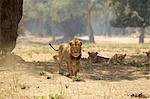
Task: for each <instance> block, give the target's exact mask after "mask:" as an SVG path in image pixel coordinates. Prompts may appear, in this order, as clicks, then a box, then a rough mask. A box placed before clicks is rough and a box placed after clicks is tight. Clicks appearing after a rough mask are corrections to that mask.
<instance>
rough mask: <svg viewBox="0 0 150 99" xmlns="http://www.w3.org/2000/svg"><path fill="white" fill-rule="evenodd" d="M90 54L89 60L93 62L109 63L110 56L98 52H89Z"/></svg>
mask: <svg viewBox="0 0 150 99" xmlns="http://www.w3.org/2000/svg"><path fill="white" fill-rule="evenodd" d="M88 54H89V57H88V59H89V61H90V62H91V63H107V62H108V60H109V58H106V57H103V56H98V52H88Z"/></svg>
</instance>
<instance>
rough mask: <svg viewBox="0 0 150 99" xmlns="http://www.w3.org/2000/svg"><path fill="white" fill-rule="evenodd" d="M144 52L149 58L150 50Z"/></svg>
mask: <svg viewBox="0 0 150 99" xmlns="http://www.w3.org/2000/svg"><path fill="white" fill-rule="evenodd" d="M144 53H146V56H147V58H148V59H150V51H148V52H144Z"/></svg>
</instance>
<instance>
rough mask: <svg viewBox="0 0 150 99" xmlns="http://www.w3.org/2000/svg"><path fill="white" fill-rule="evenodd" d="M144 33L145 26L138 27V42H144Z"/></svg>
mask: <svg viewBox="0 0 150 99" xmlns="http://www.w3.org/2000/svg"><path fill="white" fill-rule="evenodd" d="M144 35H145V28H144V27H141V28H140V35H139V43H140V44H141V43H144Z"/></svg>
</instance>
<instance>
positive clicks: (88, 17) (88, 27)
mask: <svg viewBox="0 0 150 99" xmlns="http://www.w3.org/2000/svg"><path fill="white" fill-rule="evenodd" d="M87 22H88V23H87V33H88V34H89V41H90V42H91V43H95V40H94V33H93V28H92V25H91V12H88V15H87Z"/></svg>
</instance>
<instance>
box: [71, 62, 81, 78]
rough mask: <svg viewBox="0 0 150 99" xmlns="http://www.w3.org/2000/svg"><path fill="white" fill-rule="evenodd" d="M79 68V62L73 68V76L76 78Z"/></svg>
mask: <svg viewBox="0 0 150 99" xmlns="http://www.w3.org/2000/svg"><path fill="white" fill-rule="evenodd" d="M79 66H80V63H79V62H77V63H76V64H74V65H73V66H72V71H73V75H74V76H77V72H79Z"/></svg>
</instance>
